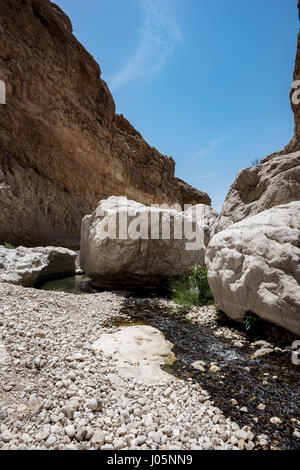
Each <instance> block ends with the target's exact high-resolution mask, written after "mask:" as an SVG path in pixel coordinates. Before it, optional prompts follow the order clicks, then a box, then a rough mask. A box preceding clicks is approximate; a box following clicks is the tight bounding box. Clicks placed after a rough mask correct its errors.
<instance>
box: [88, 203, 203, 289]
mask: <svg viewBox="0 0 300 470" xmlns="http://www.w3.org/2000/svg"><path fill="white" fill-rule="evenodd" d="M184 224H185V225H184ZM204 225H205V224H203V225H202V226H201V224H200V222H199V217H198V218H197V217H196V216H195V214H190V213H185V212H180V211H177V210H171V209H170V210H168V209H160V208H154V207H148V206H144V205H142V204H139V203H137V202H135V201H129V200H127V199H126V198H117V197H110V198H109V199H107V200H104V201H101V202H100V204H99V207H98V209H97V210H96V211H95V212H94V213H93V214H92V215H89V216H86V217H85V218H84V219H83V221H82V229H81V253H80V264H81V267H82V269H83V270H84V272H85V273H86V274H87V276H89V277H90V278H91V279H93V281H94V284H96V285H99V286H101V287H120V286H123V287H127V288H128V287H136V286H146V287H147V286H148V287H151V286H155V285H158V284H160V283H161V282H163V281H165V280H166V279H168V278H170V277H173V276H177V275H179V274H184V273H189V272H191V270H192V268H193V266H194V265H195V264H200V265H204V262H205V259H204V258H205V251H206V248H205V245H204ZM120 227H121V229H120ZM163 227H164V228H163ZM175 228H176V229H175ZM163 230H164V231H163ZM180 231H182V233H183V236H182V233H180ZM105 232H106V234H107V235H106V234H105ZM163 234H164V235H163ZM190 248H192V249H190Z"/></svg>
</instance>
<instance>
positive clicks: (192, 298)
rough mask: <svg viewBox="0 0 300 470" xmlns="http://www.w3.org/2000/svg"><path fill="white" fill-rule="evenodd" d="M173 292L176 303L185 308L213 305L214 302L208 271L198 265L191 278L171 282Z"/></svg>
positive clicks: (181, 278)
mask: <svg viewBox="0 0 300 470" xmlns="http://www.w3.org/2000/svg"><path fill="white" fill-rule="evenodd" d="M170 287H171V291H172V297H173V300H174V302H176V303H177V304H179V305H183V306H185V307H191V306H193V305H199V306H203V305H211V304H213V302H214V297H213V294H212V292H211V290H210V287H209V284H208V279H207V269H206V268H203V267H202V266H199V265H196V266H194V268H193V272H192V274H191V276H189V277H186V276H181V277H179V278H177V279H175V280H173V281H172V282H171V285H170Z"/></svg>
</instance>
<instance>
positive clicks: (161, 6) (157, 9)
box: [109, 0, 182, 91]
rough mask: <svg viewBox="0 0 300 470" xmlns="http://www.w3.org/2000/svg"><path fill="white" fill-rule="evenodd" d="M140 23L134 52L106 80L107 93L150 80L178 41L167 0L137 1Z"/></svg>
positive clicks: (179, 38)
mask: <svg viewBox="0 0 300 470" xmlns="http://www.w3.org/2000/svg"><path fill="white" fill-rule="evenodd" d="M139 2H140V4H141V7H142V9H143V24H142V27H141V31H140V42H139V45H138V47H137V50H136V52H135V53H134V54H133V56H132V57H130V59H129V60H128V61H127V62H126V63H125V65H124V66H123V67H122V68H121V70H120V71H119V72H118V73H117V74H116V75H115V76H114V77H113V78H112V80H110V83H109V84H110V88H111V90H113V91H114V90H116V89H117V88H120V87H121V86H123V85H124V84H125V83H128V82H133V81H138V80H141V79H145V78H150V77H152V76H154V75H155V74H157V73H158V72H159V71H160V70H161V69H162V67H163V66H164V65H165V64H166V62H167V59H168V58H169V57H170V55H171V54H172V52H173V50H174V48H175V46H176V44H177V43H178V42H179V41H180V40H181V39H182V35H181V32H180V29H179V28H178V26H177V25H176V22H175V21H174V19H172V17H171V14H170V11H169V10H170V8H168V7H169V0H139Z"/></svg>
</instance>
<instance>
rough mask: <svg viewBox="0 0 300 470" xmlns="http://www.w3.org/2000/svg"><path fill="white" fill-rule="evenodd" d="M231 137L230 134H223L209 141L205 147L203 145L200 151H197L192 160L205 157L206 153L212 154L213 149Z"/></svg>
mask: <svg viewBox="0 0 300 470" xmlns="http://www.w3.org/2000/svg"><path fill="white" fill-rule="evenodd" d="M231 139H232V135H224V136H222V137H220V138H218V139H215V140H213V141H212V142H210V143H209V144H208V145H207V146H206V147H204V148H203V149H202V150H200V152H198V153H197V154H196V155H195V156H194V158H193V160H198V159H200V158H203V157H206V156H207V155H212V154H214V153H215V151H216V150H217V149H218V148H219V147H220V145H222V144H224V143H225V142H228V141H229V140H231Z"/></svg>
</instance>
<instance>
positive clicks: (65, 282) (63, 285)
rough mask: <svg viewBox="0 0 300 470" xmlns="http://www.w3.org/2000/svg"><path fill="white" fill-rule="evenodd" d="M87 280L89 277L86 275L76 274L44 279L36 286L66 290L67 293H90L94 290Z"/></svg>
mask: <svg viewBox="0 0 300 470" xmlns="http://www.w3.org/2000/svg"><path fill="white" fill-rule="evenodd" d="M89 281H90V279H89V278H88V277H87V276H85V275H78V276H70V277H65V278H62V279H54V280H51V281H46V282H44V283H40V284H38V285H37V286H36V287H37V288H38V289H41V290H49V291H54V292H66V293H68V294H76V295H81V294H92V293H93V292H96V291H95V290H94V289H93V288H92V287H91V286H90V284H89Z"/></svg>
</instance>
